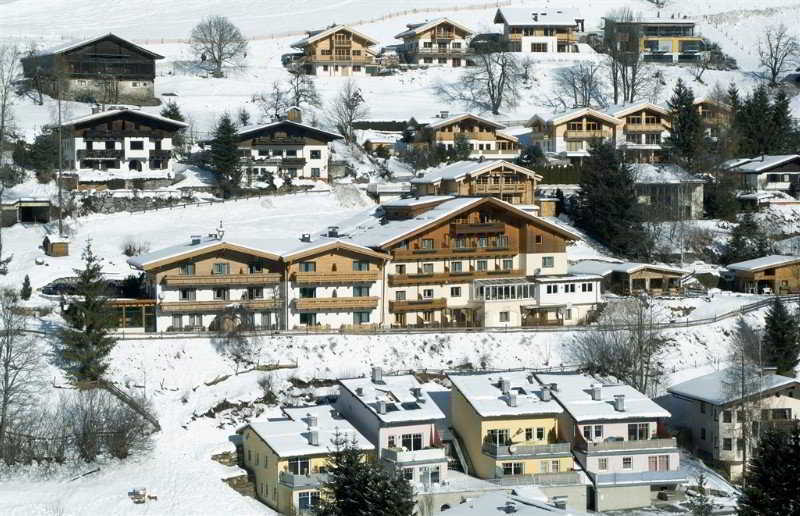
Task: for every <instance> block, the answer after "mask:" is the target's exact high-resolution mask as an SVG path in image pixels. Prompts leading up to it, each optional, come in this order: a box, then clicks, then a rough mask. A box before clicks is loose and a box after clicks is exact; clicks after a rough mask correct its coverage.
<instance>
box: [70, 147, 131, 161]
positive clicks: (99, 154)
mask: <svg viewBox="0 0 800 516" xmlns="http://www.w3.org/2000/svg"><path fill="white" fill-rule="evenodd" d="M78 159H125V151H123V150H121V149H80V150H78Z"/></svg>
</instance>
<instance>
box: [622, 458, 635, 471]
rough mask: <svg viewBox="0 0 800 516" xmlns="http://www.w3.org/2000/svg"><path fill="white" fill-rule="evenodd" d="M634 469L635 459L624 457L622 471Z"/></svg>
mask: <svg viewBox="0 0 800 516" xmlns="http://www.w3.org/2000/svg"><path fill="white" fill-rule="evenodd" d="M631 468H633V459H632V458H631V457H622V469H631Z"/></svg>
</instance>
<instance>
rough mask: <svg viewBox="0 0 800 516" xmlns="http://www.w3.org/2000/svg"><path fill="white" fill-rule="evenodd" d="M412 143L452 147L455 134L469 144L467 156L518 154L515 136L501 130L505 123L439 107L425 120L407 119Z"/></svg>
mask: <svg viewBox="0 0 800 516" xmlns="http://www.w3.org/2000/svg"><path fill="white" fill-rule="evenodd" d="M408 126H409V129H410V130H411V132H412V133H413V134H412V136H411V145H412V146H427V147H436V146H438V145H441V146H443V147H445V148H446V149H453V148H454V147H455V145H456V143H457V141H458V139H459V138H464V142H465V143H466V144H467V145H469V148H470V153H469V158H470V159H480V158H487V159H515V158H516V157H517V156H519V153H520V150H519V140H518V139H517V137H515V136H512V135H510V134H508V133H504V132H503V131H502V129H505V126H503V125H502V124H498V123H497V122H493V121H491V120H488V119H486V118H483V117H479V116H477V115H473V114H471V113H464V114H458V115H451V114H450V112H448V111H442V112H441V113H439V115H438V116H437V117H435V118H432V119H429V120H424V119H420V120H416V119H414V118H412V119H411V120H409V121H408Z"/></svg>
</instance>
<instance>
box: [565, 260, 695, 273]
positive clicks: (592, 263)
mask: <svg viewBox="0 0 800 516" xmlns="http://www.w3.org/2000/svg"><path fill="white" fill-rule="evenodd" d="M643 269H653V270H657V271H662V272H668V273H673V274H688V272H687V271H685V270H683V269H678V268H677V267H670V266H668V265H657V264H652V263H636V262H611V261H606V260H581V261H579V262H577V263H575V264H573V265H570V266H569V272H570V273H581V274H597V275H600V276H606V275H608V274H611V273H612V272H623V273H626V274H632V273H634V272H638V271H640V270H643Z"/></svg>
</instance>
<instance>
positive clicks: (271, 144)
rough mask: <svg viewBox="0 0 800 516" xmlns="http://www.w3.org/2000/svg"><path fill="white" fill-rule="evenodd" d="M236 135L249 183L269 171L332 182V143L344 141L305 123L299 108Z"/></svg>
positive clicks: (291, 109) (339, 136)
mask: <svg viewBox="0 0 800 516" xmlns="http://www.w3.org/2000/svg"><path fill="white" fill-rule="evenodd" d="M236 136H237V139H238V146H239V152H240V153H241V158H242V166H243V167H244V170H245V172H246V173H247V178H248V180H249V181H253V180H256V179H258V178H259V177H262V176H263V174H265V173H267V172H269V173H271V174H276V175H278V176H280V177H291V178H292V179H312V180H318V181H328V180H329V179H330V174H329V163H330V159H331V151H330V144H331V142H333V141H335V140H341V139H342V136H341V135H340V134H337V133H333V132H330V131H324V130H322V129H319V128H317V127H313V126H311V125H307V124H304V123H303V121H302V112H301V111H300V109H299V108H290V109H289V110H288V112H287V117H286V118H285V119H282V120H276V121H274V122H270V123H267V124H258V125H251V126H246V127H242V128H240V129H239V130H238V131H237V133H236Z"/></svg>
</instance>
